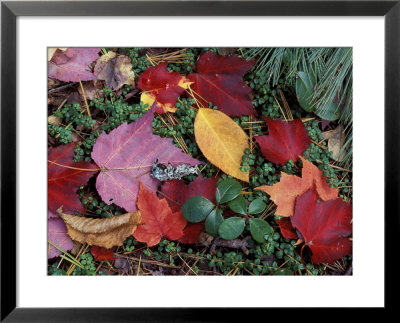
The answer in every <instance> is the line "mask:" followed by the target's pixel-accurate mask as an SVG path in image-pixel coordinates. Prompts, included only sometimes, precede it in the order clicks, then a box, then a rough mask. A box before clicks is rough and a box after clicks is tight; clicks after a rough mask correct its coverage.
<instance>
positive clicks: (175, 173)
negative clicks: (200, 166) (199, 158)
mask: <svg viewBox="0 0 400 323" xmlns="http://www.w3.org/2000/svg"><path fill="white" fill-rule="evenodd" d="M157 161H158V160H156V161H155V163H154V164H153V167H152V169H151V176H153V177H154V178H156V179H158V180H159V181H166V180H169V179H181V178H182V177H183V176H186V175H190V174H196V175H197V174H198V171H197V167H196V166H190V165H189V164H182V165H178V166H177V167H175V168H174V167H172V165H171V164H168V165H167V166H165V165H163V164H158V163H157Z"/></svg>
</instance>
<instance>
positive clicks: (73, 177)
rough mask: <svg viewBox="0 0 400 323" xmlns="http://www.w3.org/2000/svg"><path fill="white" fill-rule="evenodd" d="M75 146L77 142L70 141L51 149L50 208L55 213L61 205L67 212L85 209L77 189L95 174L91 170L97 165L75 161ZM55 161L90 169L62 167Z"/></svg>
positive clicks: (49, 167) (49, 170) (49, 166)
mask: <svg viewBox="0 0 400 323" xmlns="http://www.w3.org/2000/svg"><path fill="white" fill-rule="evenodd" d="M75 146H76V144H75V143H70V144H67V145H61V146H58V147H56V148H52V149H50V150H49V155H48V160H49V163H48V168H47V172H48V208H49V210H50V211H51V212H53V213H56V211H57V209H58V208H59V207H60V206H63V208H64V210H65V212H82V213H83V212H84V211H85V209H84V208H83V205H82V203H81V201H80V200H79V197H78V194H77V193H76V191H77V190H78V188H79V186H82V185H85V184H86V183H87V181H88V180H89V178H90V177H92V176H93V174H94V172H93V171H90V170H91V169H95V168H96V166H95V165H94V164H93V163H88V162H78V163H75V162H74V160H73V158H74V149H75ZM54 163H57V164H60V165H64V166H67V167H74V168H82V169H88V171H84V170H79V169H71V168H67V167H62V166H59V165H57V164H54Z"/></svg>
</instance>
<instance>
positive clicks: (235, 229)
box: [218, 216, 244, 240]
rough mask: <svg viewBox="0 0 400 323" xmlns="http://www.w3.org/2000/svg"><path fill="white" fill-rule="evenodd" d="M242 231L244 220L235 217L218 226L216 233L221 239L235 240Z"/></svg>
mask: <svg viewBox="0 0 400 323" xmlns="http://www.w3.org/2000/svg"><path fill="white" fill-rule="evenodd" d="M243 230H244V219H243V218H239V217H237V216H234V217H231V218H228V219H226V220H224V221H223V222H222V223H221V225H220V226H219V229H218V233H219V236H220V237H221V238H222V239H225V240H232V239H236V238H237V237H238V236H240V235H241V233H242V232H243Z"/></svg>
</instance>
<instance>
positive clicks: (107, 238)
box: [57, 207, 141, 249]
mask: <svg viewBox="0 0 400 323" xmlns="http://www.w3.org/2000/svg"><path fill="white" fill-rule="evenodd" d="M57 213H58V214H59V216H60V217H61V218H62V219H63V220H64V222H65V224H66V226H67V229H68V235H69V236H70V237H71V239H72V240H75V241H78V242H80V243H87V244H88V245H95V246H99V247H104V248H107V249H109V248H111V247H114V246H121V245H122V244H123V242H124V241H125V239H126V238H127V237H129V236H130V235H131V234H132V233H133V232H135V230H136V227H137V225H138V224H139V223H140V221H141V215H140V211H136V212H131V213H126V214H123V215H120V216H114V217H112V218H106V219H92V218H85V217H81V216H75V215H71V214H66V213H63V212H62V207H60V208H59V209H58V210H57Z"/></svg>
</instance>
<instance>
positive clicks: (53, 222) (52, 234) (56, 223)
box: [47, 216, 74, 259]
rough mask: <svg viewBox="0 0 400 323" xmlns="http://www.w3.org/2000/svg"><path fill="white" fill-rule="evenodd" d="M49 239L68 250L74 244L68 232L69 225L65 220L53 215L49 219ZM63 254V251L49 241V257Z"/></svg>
mask: <svg viewBox="0 0 400 323" xmlns="http://www.w3.org/2000/svg"><path fill="white" fill-rule="evenodd" d="M47 226H48V227H47V239H48V240H49V241H51V242H52V243H53V244H55V245H56V246H58V247H60V248H61V249H63V250H65V251H68V250H71V249H72V247H73V246H74V244H73V242H72V240H71V238H70V237H69V236H68V234H67V227H66V226H65V223H64V221H63V220H61V219H60V218H59V217H58V216H56V217H52V218H50V219H48V221H47ZM59 255H61V251H60V250H58V249H57V248H55V247H54V246H52V245H51V244H50V243H47V258H48V259H50V258H54V257H58V256H59Z"/></svg>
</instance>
